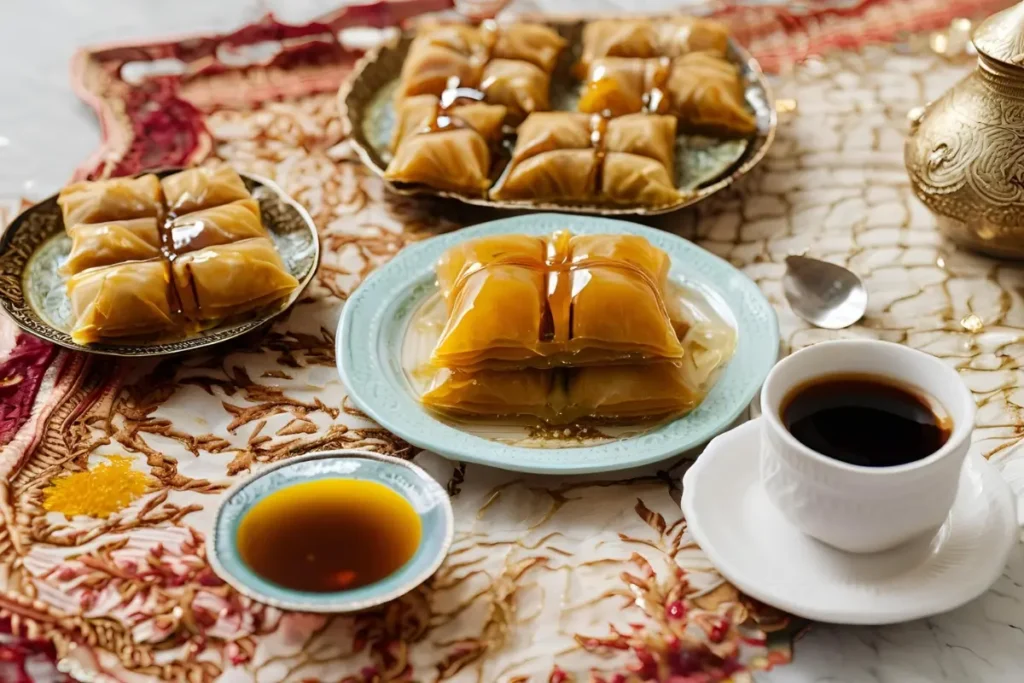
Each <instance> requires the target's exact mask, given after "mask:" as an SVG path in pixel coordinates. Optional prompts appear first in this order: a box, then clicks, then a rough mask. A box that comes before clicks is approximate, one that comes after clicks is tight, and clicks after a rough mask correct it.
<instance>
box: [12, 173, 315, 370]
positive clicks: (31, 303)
mask: <svg viewBox="0 0 1024 683" xmlns="http://www.w3.org/2000/svg"><path fill="white" fill-rule="evenodd" d="M180 170H182V169H178V168H174V169H162V170H159V171H155V172H154V173H155V174H156V175H157V176H160V177H163V176H167V175H170V174H172V173H177V172H178V171H180ZM239 175H241V176H242V179H243V180H244V181H245V184H246V187H248V189H249V191H250V192H251V193H252V196H253V198H254V199H256V200H257V201H258V202H259V205H260V213H261V217H262V219H263V225H264V226H265V227H266V228H267V232H268V233H269V234H270V237H271V238H272V239H273V241H274V245H275V246H276V247H277V251H278V252H279V253H280V254H281V258H282V260H283V261H284V263H285V266H286V268H287V269H288V272H290V273H291V274H292V275H293V276H294V277H295V279H296V280H298V281H299V286H298V287H297V288H296V289H295V291H293V292H292V293H291V294H290V295H289V296H288V297H287V298H285V299H282V300H280V301H278V302H276V303H274V304H272V305H271V306H269V307H266V308H263V309H260V310H258V311H255V312H252V313H250V314H248V315H245V316H244V317H241V318H237V319H231V320H225V321H221V322H220V323H219V324H217V325H216V326H214V327H210V328H208V329H204V330H202V331H200V332H196V333H195V334H190V335H188V336H178V337H167V336H163V337H145V338H126V339H124V340H122V341H118V340H111V341H108V342H104V343H96V344H79V343H76V342H74V341H72V339H71V334H70V330H71V326H72V320H71V303H70V301H69V300H68V297H67V295H66V293H65V284H64V277H63V276H62V275H61V274H60V272H59V269H60V266H61V264H62V263H63V262H64V260H65V259H67V256H68V253H69V251H70V249H71V238H70V237H68V236H67V234H66V233H65V231H64V220H63V217H62V216H61V210H60V207H59V206H58V205H57V195H54V196H52V197H50V198H48V199H45V200H43V201H41V202H39V203H38V204H35V205H34V206H32V207H31V208H29V209H28V210H26V211H25V212H24V213H22V214H21V215H20V216H18V217H17V218H15V219H14V221H13V222H12V223H11V225H10V226H9V227H8V228H7V231H6V232H5V233H4V235H3V239H2V240H0V306H2V307H3V310H4V311H6V313H7V314H8V315H9V316H11V318H12V319H13V320H14V322H15V323H17V324H18V325H19V326H20V327H21V328H22V329H24V330H25V331H27V332H30V333H32V334H34V335H35V336H37V337H39V338H41V339H45V340H47V341H50V342H53V343H54V344H58V345H60V346H64V347H66V348H69V349H74V350H76V351H85V352H87V353H98V354H104V355H109V356H123V357H144V356H162V355H167V354H171V353H180V352H183V351H192V350H195V349H200V348H204V347H207V346H212V345H214V344H219V343H220V342H224V341H228V340H229V339H235V338H236V337H240V336H242V335H243V334H246V333H248V332H251V331H253V330H255V329H257V328H259V327H261V326H263V325H264V324H266V323H268V322H269V321H270V320H271V319H273V318H274V317H276V316H278V315H280V314H281V313H283V312H284V311H285V310H287V309H288V307H289V306H291V305H292V304H293V303H295V301H296V300H298V298H299V296H300V295H301V293H302V290H303V289H304V288H305V287H306V285H307V284H309V281H310V280H311V279H313V274H314V273H315V272H316V267H317V263H318V262H319V259H320V239H319V237H318V235H317V231H316V225H315V224H314V223H313V219H312V218H311V217H310V215H309V213H308V212H307V211H306V210H305V209H304V208H303V207H302V206H301V205H300V204H299V203H298V202H296V201H295V200H294V199H292V198H291V197H289V196H288V195H286V194H285V193H284V191H283V190H281V188H279V187H278V186H277V185H276V184H274V183H273V182H271V181H270V180H267V179H265V178H260V177H258V176H253V175H248V174H245V173H240V174H239Z"/></svg>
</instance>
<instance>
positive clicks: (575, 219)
mask: <svg viewBox="0 0 1024 683" xmlns="http://www.w3.org/2000/svg"><path fill="white" fill-rule="evenodd" d="M566 229H567V230H571V231H572V232H573V233H576V234H593V233H632V234H635V235H641V236H643V237H645V238H647V240H648V241H650V242H651V244H653V245H655V246H657V247H659V248H661V249H663V250H665V251H666V252H667V253H668V254H669V256H670V257H671V258H672V269H671V273H670V277H671V278H672V279H673V280H675V281H678V282H680V283H681V284H686V285H689V286H691V287H694V288H696V289H698V290H700V291H701V292H702V293H704V294H706V295H707V296H708V297H710V298H715V299H717V300H718V301H719V302H721V303H722V304H723V305H724V306H725V307H726V308H728V311H729V313H730V314H731V317H732V319H733V321H734V322H735V323H736V327H737V337H738V343H737V346H736V353H735V355H734V356H733V358H732V360H731V361H729V364H728V366H726V368H725V370H724V372H722V374H721V376H720V377H719V378H718V381H717V383H716V384H715V386H714V387H713V388H712V390H711V392H710V393H709V394H708V395H707V397H706V398H705V399H704V401H703V403H701V404H700V406H699V407H698V408H697V409H696V410H694V411H693V412H691V413H690V414H688V415H686V416H685V417H681V418H679V419H677V420H674V421H672V422H669V423H667V424H664V425H662V426H660V427H658V428H656V429H653V430H651V431H648V432H645V433H643V434H640V435H637V436H634V437H630V438H625V439H620V440H618V441H613V442H610V443H604V444H600V445H596V446H584V447H576V448H525V447H521V446H510V445H506V444H503V443H500V442H498V441H494V440H490V439H486V438H481V437H479V436H475V435H473V434H469V433H467V432H465V431H462V430H460V429H457V428H456V427H454V426H452V425H449V424H445V423H444V422H442V421H440V420H439V419H437V418H436V417H434V416H433V415H431V414H430V413H429V412H428V411H426V410H424V409H423V408H422V406H421V405H420V404H419V402H418V401H417V400H416V397H415V396H414V395H413V392H412V391H411V389H410V387H409V385H408V382H407V380H406V378H405V375H404V372H403V370H402V367H401V364H400V349H401V344H402V340H403V338H404V335H405V330H406V327H407V325H408V322H409V318H410V316H411V314H412V313H413V312H414V311H415V310H416V308H417V307H418V306H419V304H420V303H422V302H423V301H424V299H425V298H426V297H427V296H429V295H430V294H431V293H433V291H434V289H435V284H434V282H435V281H434V271H433V267H434V263H435V262H436V261H437V259H438V258H439V257H440V256H441V254H442V253H443V252H444V251H445V250H446V249H448V248H449V247H451V246H452V245H454V244H458V243H459V242H463V241H465V240H469V239H473V238H476V237H484V236H487V235H500V234H513V233H517V234H530V235H544V234H550V233H552V232H554V231H556V230H566ZM778 348H779V328H778V322H777V320H776V318H775V312H774V311H773V310H772V307H771V305H770V304H769V303H768V301H767V300H766V299H765V298H764V295H763V294H761V291H760V290H759V289H758V287H757V285H756V284H754V282H753V281H751V280H750V279H749V278H748V277H747V276H745V275H743V274H742V273H741V272H739V271H738V270H736V269H735V268H733V267H732V266H731V265H729V264H728V263H726V262H725V261H723V260H722V259H720V258H718V257H717V256H715V255H713V254H711V253H709V252H707V251H705V250H704V249H701V248H700V247H697V246H695V245H694V244H692V243H690V242H688V241H687V240H685V239H683V238H681V237H678V236H676V235H673V234H671V233H667V232H664V231H661V230H655V229H653V228H647V227H644V226H640V225H636V224H635V223H627V222H625V221H617V220H611V219H607V218H594V217H589V216H574V215H568V214H554V213H547V214H534V215H530V216H517V217H515V218H505V219H502V220H497V221H492V222H490V223H484V224H482V225H478V226H475V227H472V228H467V229H464V230H459V231H457V232H453V233H449V234H447V235H441V236H439V237H434V238H432V239H429V240H425V241H423V242H420V243H417V244H413V245H411V246H409V247H406V248H405V249H403V250H402V251H401V252H400V253H399V254H398V255H397V256H396V257H395V258H394V259H392V260H391V261H390V262H388V263H386V264H385V265H384V266H382V267H381V268H379V269H378V270H377V271H376V272H375V273H373V274H372V275H371V276H370V277H369V278H367V280H366V281H365V282H364V283H363V284H362V285H360V286H359V288H358V289H357V290H356V291H355V292H354V293H353V295H352V296H351V297H350V298H349V300H348V301H347V302H346V303H345V307H344V310H343V311H342V316H341V323H340V326H339V329H338V335H337V356H338V367H339V370H340V372H341V378H342V381H344V382H345V385H346V386H347V387H348V390H349V394H350V396H351V397H352V399H353V401H355V403H356V405H358V406H359V408H361V409H362V410H363V411H364V412H366V414H367V415H369V416H370V417H372V418H373V419H374V420H376V421H377V422H378V423H380V424H381V425H382V426H384V427H386V428H387V429H389V430H390V431H392V432H394V433H395V434H397V435H399V436H401V437H402V438H403V439H405V440H407V441H409V442H410V443H412V444H415V445H416V446H420V447H422V448H425V449H429V450H431V451H434V452H436V453H439V454H441V455H444V456H446V457H449V458H452V459H454V460H459V461H462V462H472V463H480V464H484V465H491V466H493V467H499V468H501V469H506V470H516V471H521V472H536V473H545V474H580V473H586V472H606V471H611V470H620V469H626V468H630V467H637V466H640V465H646V464H649V463H653V462H658V461H660V460H664V459H666V458H668V457H670V456H672V455H675V454H677V453H681V452H683V451H686V450H689V449H691V448H694V447H696V446H700V445H702V444H704V443H706V442H707V441H709V440H710V439H711V438H713V437H714V436H716V435H717V434H719V433H720V432H722V431H723V430H725V429H726V428H728V427H729V425H731V424H732V423H733V422H734V421H735V420H736V419H737V418H738V417H739V416H740V414H741V413H742V412H743V411H744V409H746V407H747V405H748V404H749V403H750V401H751V400H752V399H753V398H754V395H755V394H756V393H757V390H758V388H759V387H760V386H761V383H762V382H763V381H764V378H765V377H766V376H767V375H768V371H769V370H770V369H771V367H772V365H774V363H775V360H776V358H777V356H778Z"/></svg>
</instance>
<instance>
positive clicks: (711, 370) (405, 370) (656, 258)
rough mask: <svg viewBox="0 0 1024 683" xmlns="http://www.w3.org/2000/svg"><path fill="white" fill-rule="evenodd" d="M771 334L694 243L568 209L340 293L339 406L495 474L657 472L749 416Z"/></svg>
mask: <svg viewBox="0 0 1024 683" xmlns="http://www.w3.org/2000/svg"><path fill="white" fill-rule="evenodd" d="M777 353H778V327H777V322H776V319H775V314H774V312H773V311H772V308H771V305H770V304H769V303H768V302H767V300H766V299H765V298H764V296H763V295H762V294H761V293H760V291H759V290H758V288H757V286H756V285H755V284H754V283H753V282H752V281H751V280H749V279H748V278H747V277H746V276H744V275H742V274H741V273H739V272H738V271H736V270H735V269H734V268H733V267H732V266H730V265H729V264H728V263H726V262H725V261H723V260H721V259H719V258H718V257H716V256H714V255H712V254H710V253H708V252H706V251H704V250H702V249H700V248H698V247H695V246H694V245H693V244H691V243H690V242H688V241H686V240H684V239H682V238H680V237H678V236H675V235H672V234H670V233H665V232H662V231H658V230H654V229H651V228H645V227H642V226H638V225H635V224H632V223H625V222H622V221H615V220H610V219H602V218H589V217H581V216H575V217H574V216H569V215H565V214H532V215H529V216H521V217H516V218H509V219H504V220H498V221H492V222H490V223H485V224H482V225H478V226H475V227H473V228H467V229H464V230H460V231H458V232H456V233H452V234H449V235H443V236H440V237H435V238H433V239H430V240H427V241H425V242H422V243H420V244H415V245H412V246H409V247H407V248H406V249H404V250H403V251H402V252H401V253H400V254H398V255H397V256H396V257H395V258H394V259H393V260H391V261H390V262H388V263H387V264H385V265H384V266H382V267H381V268H380V269H378V270H377V271H376V272H375V273H374V274H373V275H372V276H371V277H370V278H368V279H367V280H366V282H364V283H363V284H362V285H361V286H360V287H359V288H358V289H357V290H356V291H355V292H354V293H353V295H352V296H351V297H350V299H349V300H348V302H347V303H346V305H345V308H344V309H343V311H342V318H341V322H340V327H339V331H338V335H337V358H338V364H339V369H340V371H341V376H342V379H343V381H344V382H345V384H346V386H347V387H348V389H349V392H350V396H351V398H352V400H353V401H354V402H355V403H356V405H357V406H359V408H361V409H362V410H363V411H364V412H366V413H367V414H368V415H369V416H370V417H372V418H373V419H374V420H375V421H377V422H378V423H380V424H381V425H383V426H385V427H386V428H388V429H389V430H391V431H393V432H394V433H396V434H398V435H399V436H402V437H403V438H405V439H407V440H408V441H410V442H411V443H413V444H415V445H417V446H420V447H423V448H427V449H430V450H433V451H435V452H437V453H440V454H442V455H444V456H446V457H450V458H453V459H457V460H460V461H465V462H478V463H483V464H488V465H492V466H495V467H500V468H503V469H511V470H519V471H527V472H548V473H581V472H600V471H608V470H620V469H625V468H629V467H636V466H640V465H644V464H648V463H652V462H658V461H660V460H664V459H665V458H667V457H669V456H671V455H674V454H676V453H681V452H684V451H686V450H688V449H690V448H693V447H696V446H699V445H701V444H703V443H705V442H707V441H708V440H709V439H710V438H711V437H713V436H714V435H716V434H718V433H719V432H720V431H722V430H723V429H725V428H727V427H729V426H730V425H731V424H732V423H733V422H734V421H735V420H736V419H737V418H738V417H739V416H740V415H741V414H742V413H743V412H744V411H745V410H746V408H747V406H748V404H749V403H750V401H751V399H752V398H753V397H754V394H755V393H756V391H757V388H758V386H759V385H760V383H761V381H762V380H763V379H764V377H765V376H766V374H767V373H768V370H769V369H770V368H771V366H772V364H773V363H774V362H775V359H776V356H777Z"/></svg>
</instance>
